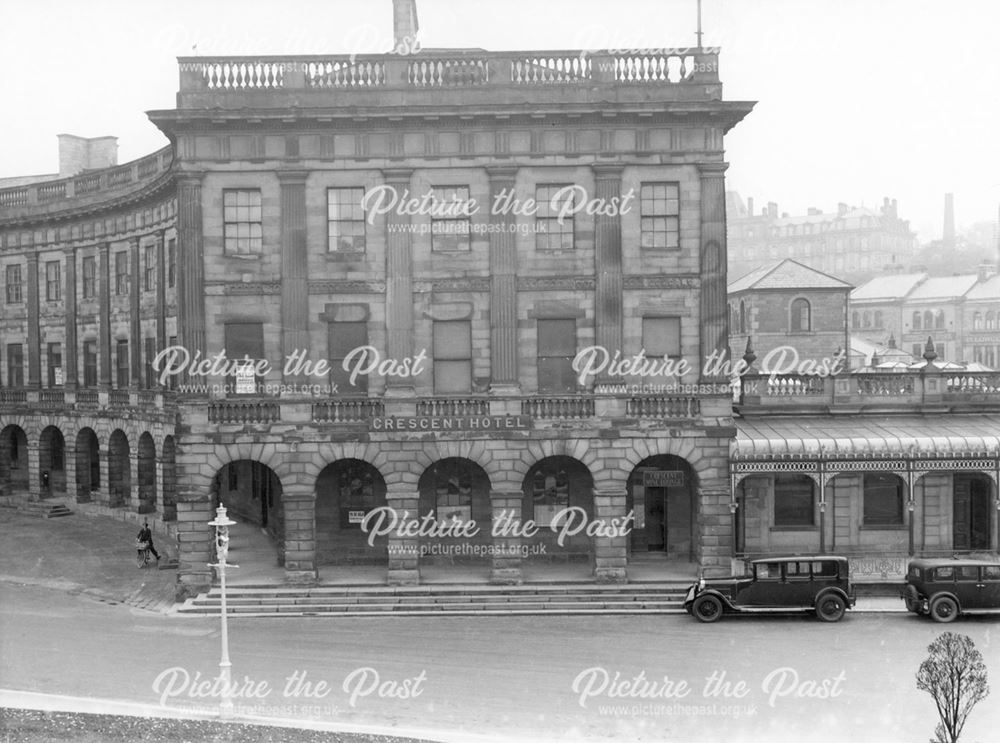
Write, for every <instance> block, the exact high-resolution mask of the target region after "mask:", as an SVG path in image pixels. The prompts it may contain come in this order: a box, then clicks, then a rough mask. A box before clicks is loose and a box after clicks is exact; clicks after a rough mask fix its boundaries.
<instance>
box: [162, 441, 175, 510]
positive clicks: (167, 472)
mask: <svg viewBox="0 0 1000 743" xmlns="http://www.w3.org/2000/svg"><path fill="white" fill-rule="evenodd" d="M176 518H177V448H176V446H175V444H174V437H173V436H166V437H165V438H164V439H163V520H164V521H174V520H176Z"/></svg>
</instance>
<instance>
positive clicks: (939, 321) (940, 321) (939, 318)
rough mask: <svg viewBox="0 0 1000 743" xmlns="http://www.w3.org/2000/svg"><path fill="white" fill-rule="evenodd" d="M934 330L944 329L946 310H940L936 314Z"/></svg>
mask: <svg viewBox="0 0 1000 743" xmlns="http://www.w3.org/2000/svg"><path fill="white" fill-rule="evenodd" d="M934 328H935V329H936V330H943V329H944V310H938V311H937V312H935V313H934Z"/></svg>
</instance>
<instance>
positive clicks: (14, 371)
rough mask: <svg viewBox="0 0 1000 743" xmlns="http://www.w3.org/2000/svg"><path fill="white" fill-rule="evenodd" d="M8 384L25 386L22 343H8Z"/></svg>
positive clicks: (9, 385)
mask: <svg viewBox="0 0 1000 743" xmlns="http://www.w3.org/2000/svg"><path fill="white" fill-rule="evenodd" d="M7 386H8V387H24V348H23V347H22V346H21V344H20V343H8V344H7Z"/></svg>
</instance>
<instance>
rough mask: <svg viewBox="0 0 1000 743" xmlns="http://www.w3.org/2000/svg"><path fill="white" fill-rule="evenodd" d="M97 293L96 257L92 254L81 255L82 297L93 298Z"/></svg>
mask: <svg viewBox="0 0 1000 743" xmlns="http://www.w3.org/2000/svg"><path fill="white" fill-rule="evenodd" d="M96 295H97V259H96V258H95V257H94V256H92V255H87V256H84V257H83V298H84V299H93V298H94V297H95V296H96Z"/></svg>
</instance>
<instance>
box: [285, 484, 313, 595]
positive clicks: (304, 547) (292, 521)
mask: <svg viewBox="0 0 1000 743" xmlns="http://www.w3.org/2000/svg"><path fill="white" fill-rule="evenodd" d="M281 507H282V509H283V510H284V512H285V535H284V544H285V582H286V583H292V584H296V585H313V584H315V583H316V581H317V579H318V577H319V575H318V573H317V571H316V492H315V491H314V490H313V489H312V488H310V487H309V486H307V485H302V484H299V483H291V484H283V486H282V491H281Z"/></svg>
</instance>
